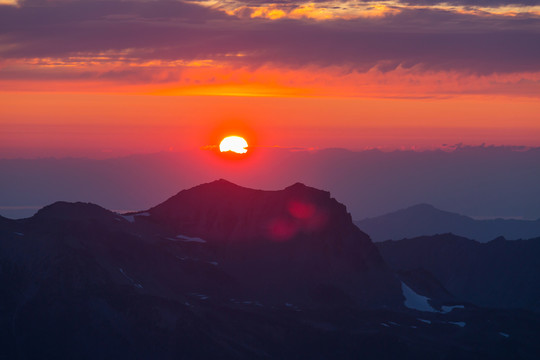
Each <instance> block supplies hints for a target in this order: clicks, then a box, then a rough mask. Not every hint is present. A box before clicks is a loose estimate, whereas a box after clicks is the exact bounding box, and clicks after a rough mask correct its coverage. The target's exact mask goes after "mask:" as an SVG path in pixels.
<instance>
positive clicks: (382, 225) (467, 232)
mask: <svg viewBox="0 0 540 360" xmlns="http://www.w3.org/2000/svg"><path fill="white" fill-rule="evenodd" d="M355 224H356V225H357V226H358V227H359V228H360V229H362V230H364V231H365V232H366V233H367V234H369V236H370V237H371V239H372V240H373V241H375V242H379V241H385V240H400V239H405V238H413V237H418V236H423V235H436V234H445V233H453V234H456V235H459V236H463V237H466V238H469V239H474V240H477V241H479V242H488V241H490V240H493V239H495V238H498V237H501V236H502V237H504V238H506V239H510V240H516V239H531V238H534V237H540V219H538V220H514V219H493V220H475V219H473V218H470V217H468V216H463V215H459V214H455V213H451V212H448V211H443V210H439V209H436V208H435V207H433V206H431V205H428V204H419V205H415V206H411V207H409V208H406V209H403V210H398V211H396V212H392V213H389V214H386V215H382V216H378V217H374V218H368V219H364V220H360V221H356V222H355Z"/></svg>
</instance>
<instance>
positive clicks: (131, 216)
mask: <svg viewBox="0 0 540 360" xmlns="http://www.w3.org/2000/svg"><path fill="white" fill-rule="evenodd" d="M122 217H123V218H124V219H126V220H127V221H129V222H130V223H134V222H135V216H133V215H122Z"/></svg>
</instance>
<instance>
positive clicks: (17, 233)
mask: <svg viewBox="0 0 540 360" xmlns="http://www.w3.org/2000/svg"><path fill="white" fill-rule="evenodd" d="M14 234H15V235H19V236H24V234H23V233H20V232H14Z"/></svg>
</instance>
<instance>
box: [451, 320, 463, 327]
mask: <svg viewBox="0 0 540 360" xmlns="http://www.w3.org/2000/svg"><path fill="white" fill-rule="evenodd" d="M448 323H449V324H452V325H457V326H459V327H465V325H467V324H465V323H464V322H463V321H449V322H448Z"/></svg>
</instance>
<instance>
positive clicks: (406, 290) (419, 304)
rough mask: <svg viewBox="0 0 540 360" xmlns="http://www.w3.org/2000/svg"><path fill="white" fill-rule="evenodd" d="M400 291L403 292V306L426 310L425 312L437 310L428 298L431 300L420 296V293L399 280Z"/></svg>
mask: <svg viewBox="0 0 540 360" xmlns="http://www.w3.org/2000/svg"><path fill="white" fill-rule="evenodd" d="M401 291H402V292H403V296H405V303H404V304H405V306H406V307H408V308H409V309H414V310H418V311H426V312H437V310H435V309H434V308H433V307H432V306H431V305H430V304H429V302H428V301H429V300H431V299H430V298H428V297H425V296H422V295H420V294H417V293H415V292H414V291H413V289H411V288H410V287H408V286H407V285H405V283H404V282H403V281H402V282H401Z"/></svg>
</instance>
